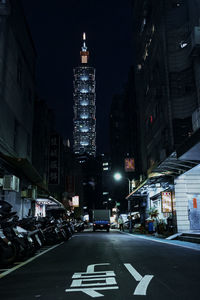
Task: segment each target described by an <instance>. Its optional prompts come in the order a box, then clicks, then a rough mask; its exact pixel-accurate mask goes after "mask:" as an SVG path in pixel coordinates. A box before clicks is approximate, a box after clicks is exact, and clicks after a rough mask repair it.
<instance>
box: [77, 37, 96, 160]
mask: <svg viewBox="0 0 200 300" xmlns="http://www.w3.org/2000/svg"><path fill="white" fill-rule="evenodd" d="M80 56H81V65H80V66H79V67H76V68H74V93H73V98H74V133H73V136H74V146H73V150H74V153H75V154H76V155H82V154H88V155H91V156H95V154H96V131H95V128H96V118H95V113H96V106H95V100H96V94H95V69H94V68H93V67H90V66H89V65H88V58H89V51H88V50H87V46H86V34H85V33H83V46H82V48H81V51H80Z"/></svg>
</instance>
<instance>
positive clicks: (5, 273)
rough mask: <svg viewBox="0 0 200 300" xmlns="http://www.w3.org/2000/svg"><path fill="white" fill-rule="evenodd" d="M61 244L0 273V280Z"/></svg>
mask: <svg viewBox="0 0 200 300" xmlns="http://www.w3.org/2000/svg"><path fill="white" fill-rule="evenodd" d="M63 243H64V242H62V243H60V244H58V245H55V246H53V247H51V248H49V249H47V250H45V251H43V252H42V253H40V254H38V255H36V256H33V257H31V258H29V259H28V260H26V261H24V262H23V263H21V264H20V265H17V266H15V267H13V268H11V269H9V270H7V271H6V272H3V273H1V274H0V279H1V278H3V277H5V276H6V275H8V274H10V273H11V272H13V271H15V270H17V269H18V268H21V267H23V266H24V265H26V264H28V263H30V262H31V261H33V260H34V259H36V258H37V257H39V256H41V255H43V254H45V253H47V252H48V251H50V250H53V249H54V248H56V247H58V246H60V245H61V244H63Z"/></svg>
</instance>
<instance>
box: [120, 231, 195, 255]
mask: <svg viewBox="0 0 200 300" xmlns="http://www.w3.org/2000/svg"><path fill="white" fill-rule="evenodd" d="M119 232H120V233H122V234H127V235H130V236H132V237H134V238H139V239H146V240H149V241H153V242H156V243H164V244H170V245H173V246H178V247H184V248H188V249H193V250H196V251H200V244H196V243H190V242H184V241H178V240H170V239H167V238H166V237H163V236H162V235H158V236H154V235H151V234H140V233H135V232H133V233H129V230H128V229H125V230H124V231H119Z"/></svg>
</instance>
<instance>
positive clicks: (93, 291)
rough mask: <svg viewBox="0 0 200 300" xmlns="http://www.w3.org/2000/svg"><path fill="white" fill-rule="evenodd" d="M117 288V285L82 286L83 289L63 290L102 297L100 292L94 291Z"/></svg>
mask: <svg viewBox="0 0 200 300" xmlns="http://www.w3.org/2000/svg"><path fill="white" fill-rule="evenodd" d="M117 289H119V287H118V286H112V287H95V288H83V289H78V288H77V289H66V290H65V292H66V293H67V292H83V293H85V294H87V295H88V296H90V297H92V298H97V297H103V295H102V294H100V293H98V292H96V291H102V290H117Z"/></svg>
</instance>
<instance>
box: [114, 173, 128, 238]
mask: <svg viewBox="0 0 200 300" xmlns="http://www.w3.org/2000/svg"><path fill="white" fill-rule="evenodd" d="M113 177H114V179H115V180H116V181H120V180H121V179H122V175H121V174H120V173H119V172H117V173H115V174H114V175H113ZM124 178H125V179H127V180H128V191H129V194H130V192H131V180H130V179H129V178H128V177H124ZM128 213H129V232H130V233H131V232H132V221H131V202H130V199H128Z"/></svg>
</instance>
